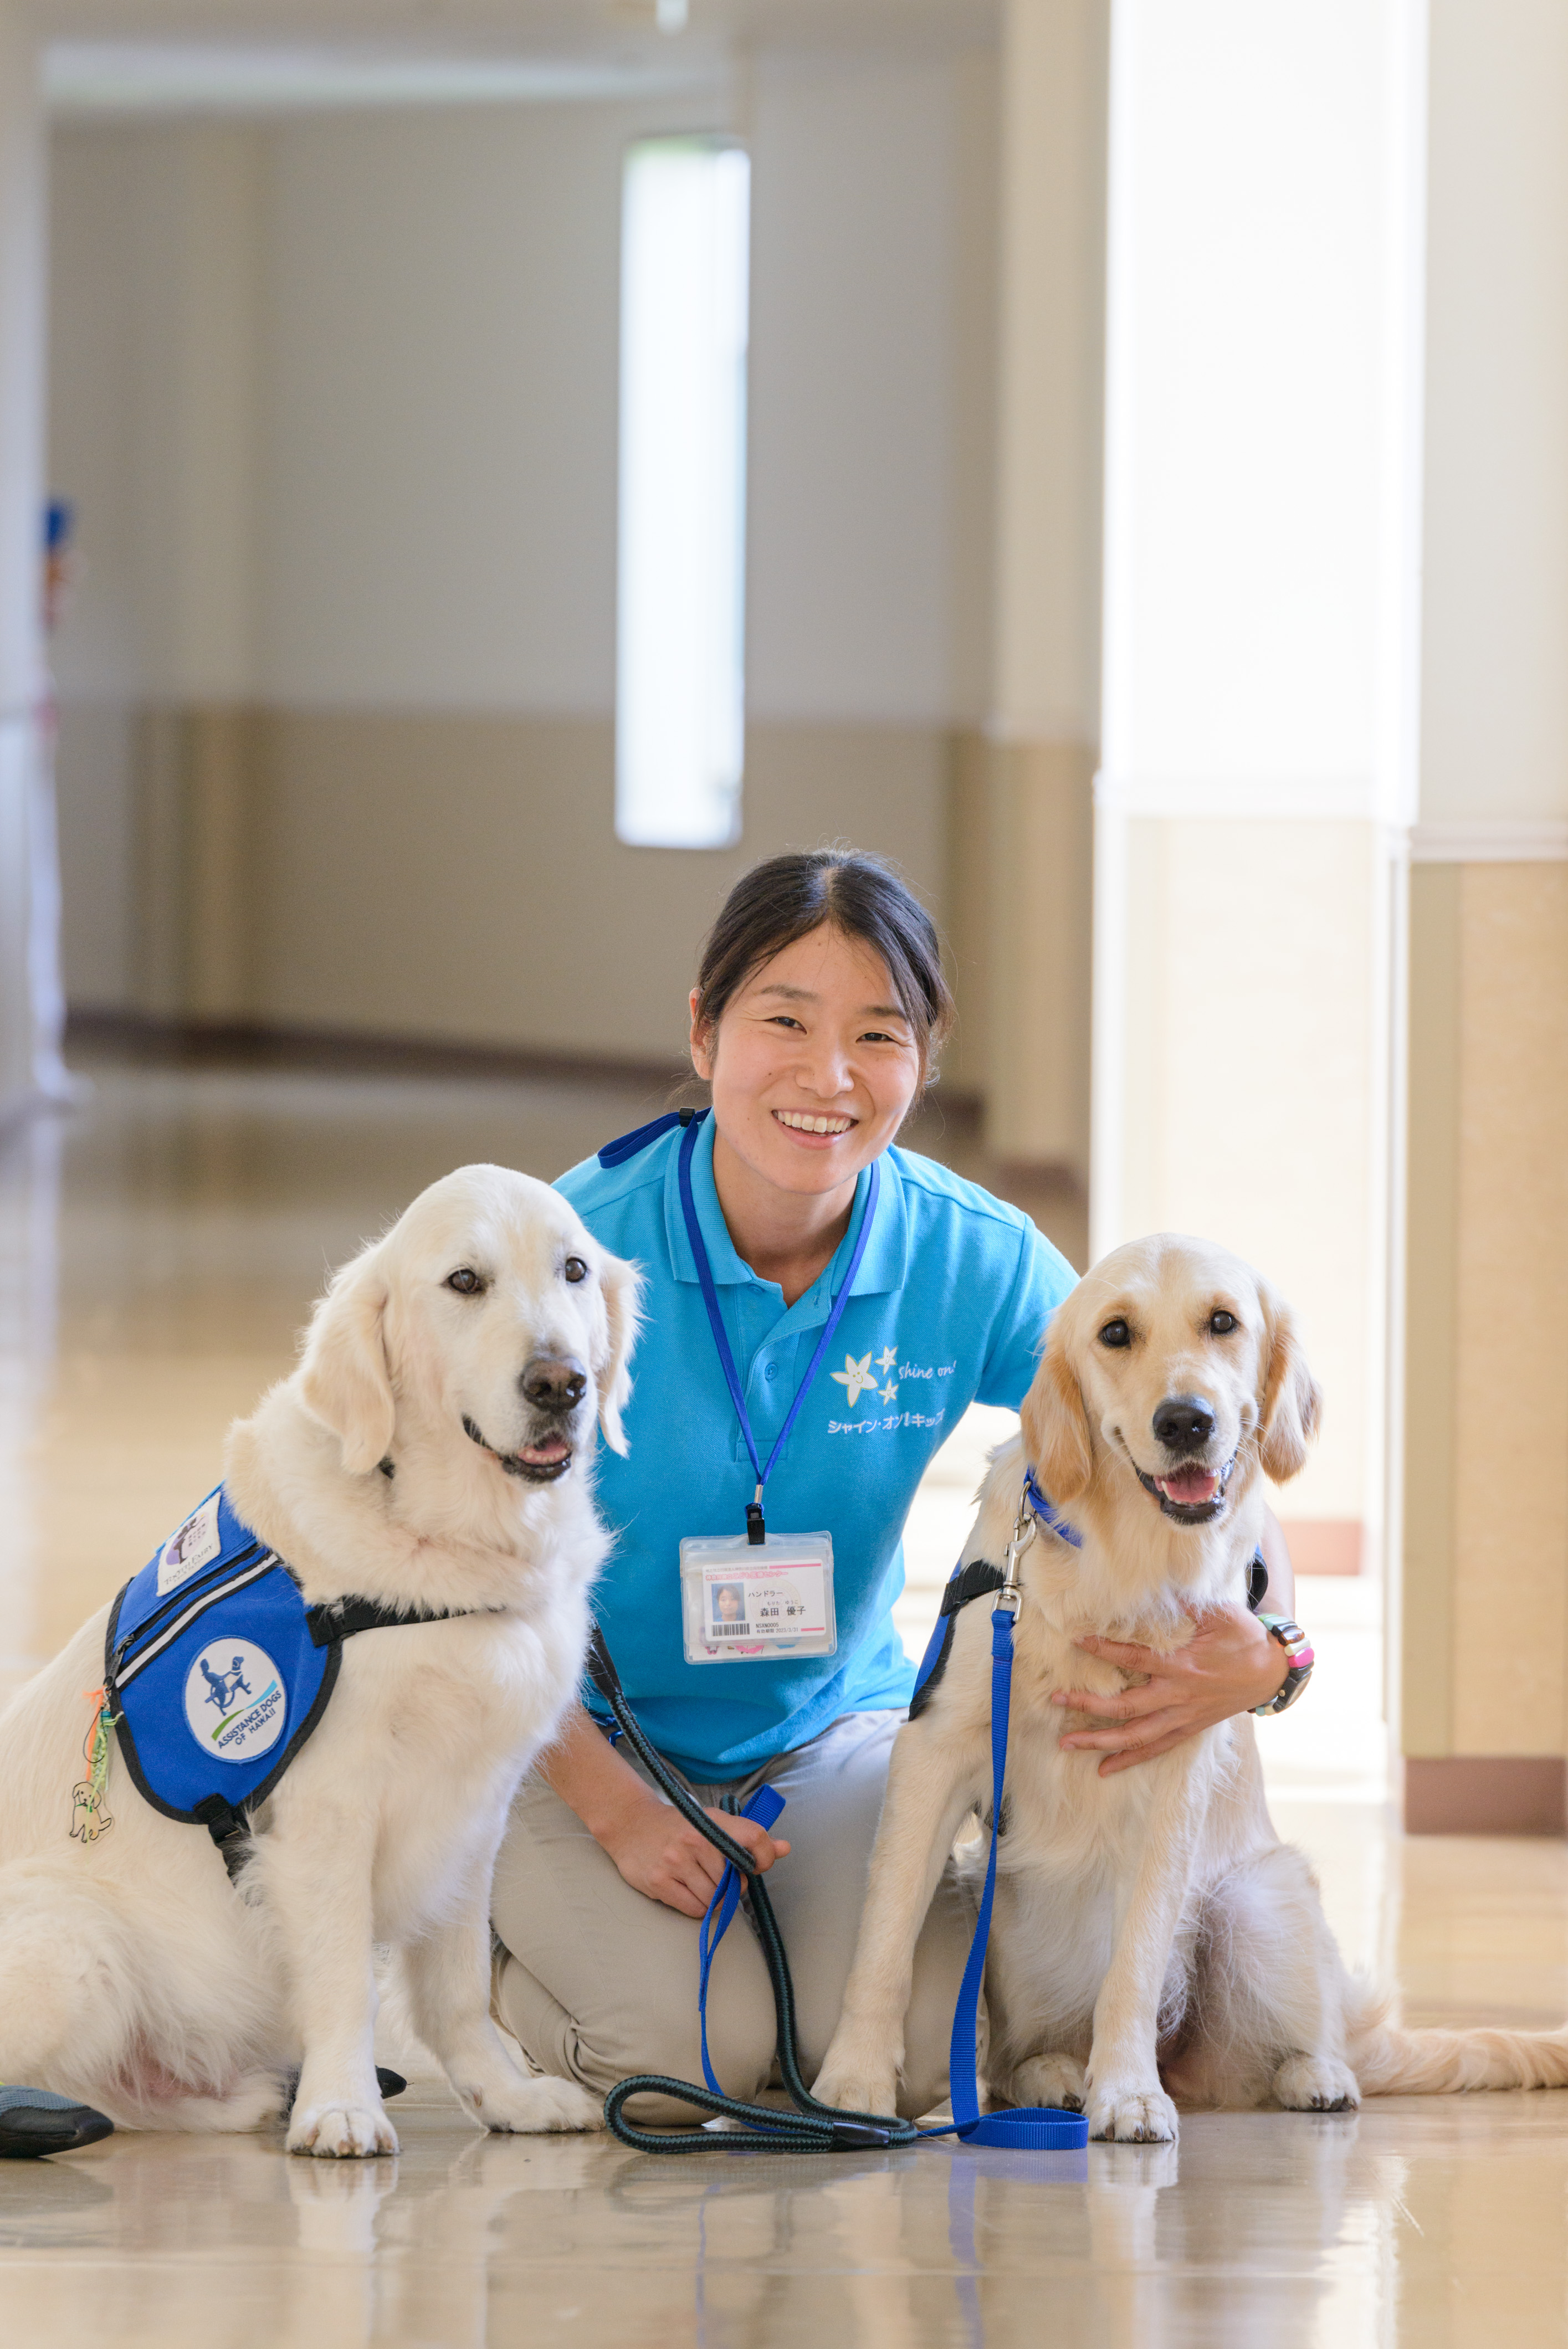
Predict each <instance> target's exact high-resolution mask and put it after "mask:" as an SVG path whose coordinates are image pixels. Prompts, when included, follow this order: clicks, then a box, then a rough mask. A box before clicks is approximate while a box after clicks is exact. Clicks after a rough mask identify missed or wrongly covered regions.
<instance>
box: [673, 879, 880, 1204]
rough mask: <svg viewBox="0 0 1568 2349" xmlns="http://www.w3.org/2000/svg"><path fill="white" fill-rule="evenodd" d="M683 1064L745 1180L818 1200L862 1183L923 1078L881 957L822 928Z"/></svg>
mask: <svg viewBox="0 0 1568 2349" xmlns="http://www.w3.org/2000/svg"><path fill="white" fill-rule="evenodd" d="M691 1016H692V1026H691V1060H692V1065H693V1066H694V1067H695V1069H696V1071H697V1073H698V1075H699V1076H700V1077H704V1078H706V1079H707V1081H709V1083H710V1084H711V1086H712V1089H713V1118H714V1123H715V1125H716V1126H717V1128H718V1131H719V1133H721V1134H722V1136H723V1138H724V1140H725V1141H726V1142H727V1143H728V1144H729V1146H730V1148H731V1149H732V1150H733V1151H734V1152H735V1153H736V1154H737V1155H738V1156H739V1157H741V1158H742V1159H743V1160H744V1161H745V1163H746V1164H747V1166H748V1167H749V1168H750V1169H751V1170H752V1172H753V1174H756V1175H759V1176H760V1177H761V1178H762V1179H763V1181H764V1182H768V1183H771V1184H774V1185H776V1186H777V1187H778V1188H779V1189H781V1190H784V1191H793V1192H798V1193H807V1194H812V1195H815V1194H819V1193H822V1192H826V1191H832V1190H835V1189H836V1188H837V1187H838V1185H840V1184H843V1183H846V1182H848V1181H850V1180H852V1179H853V1178H854V1176H856V1175H857V1174H859V1172H860V1169H861V1168H862V1167H863V1166H865V1165H867V1164H869V1162H870V1161H871V1160H872V1159H873V1158H875V1157H876V1156H877V1154H878V1153H879V1152H881V1151H883V1150H885V1149H886V1148H887V1146H888V1143H890V1142H891V1141H892V1139H893V1137H894V1135H895V1134H896V1133H898V1128H899V1126H900V1125H901V1124H902V1123H903V1122H904V1119H905V1117H906V1116H907V1115H908V1113H909V1109H910V1107H911V1105H912V1103H913V1102H914V1099H915V1095H916V1092H917V1091H918V1090H919V1081H920V1056H919V1050H918V1047H917V1044H916V1040H915V1034H914V1030H912V1028H911V1027H910V1025H909V1020H908V1019H906V1018H905V1016H904V1014H903V1012H902V1011H900V1010H899V1009H898V997H897V996H896V995H895V993H894V991H893V986H892V982H891V980H890V979H889V978H888V972H887V968H886V967H885V965H884V964H883V962H882V959H881V957H880V956H879V955H876V954H873V953H872V952H871V950H870V948H869V947H865V946H862V945H861V944H860V943H859V942H858V941H857V940H856V939H853V938H846V936H844V934H843V932H842V931H841V930H837V929H835V928H834V927H833V926H831V925H830V924H827V923H825V924H824V925H823V926H822V927H821V928H820V929H816V930H813V931H812V932H811V934H810V935H809V936H807V937H804V938H797V939H796V940H795V942H794V945H793V946H790V947H784V948H783V949H782V951H781V952H780V953H778V954H776V955H774V957H773V960H772V961H771V962H767V963H764V964H763V966H762V968H761V969H759V970H755V971H753V974H752V976H751V978H750V979H749V980H748V981H747V983H746V985H745V986H744V987H743V988H741V989H740V991H739V992H738V993H737V994H736V995H734V996H733V997H732V999H731V1000H730V1003H729V1005H728V1006H727V1008H726V1009H725V1011H724V1015H723V1017H722V1019H721V1020H720V1021H719V1023H718V1026H717V1029H716V1030H713V1031H711V1033H704V1032H703V1031H702V1030H700V1029H699V1028H698V1026H697V998H696V995H695V993H693V995H692V998H691Z"/></svg>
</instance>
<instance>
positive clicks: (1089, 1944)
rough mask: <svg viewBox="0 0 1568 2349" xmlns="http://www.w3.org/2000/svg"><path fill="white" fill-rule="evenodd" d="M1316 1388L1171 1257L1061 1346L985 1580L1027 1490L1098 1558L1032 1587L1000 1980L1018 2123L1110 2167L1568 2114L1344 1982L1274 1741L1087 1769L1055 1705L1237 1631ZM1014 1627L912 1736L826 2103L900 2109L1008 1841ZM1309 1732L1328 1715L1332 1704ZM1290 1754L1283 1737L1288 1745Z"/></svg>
mask: <svg viewBox="0 0 1568 2349" xmlns="http://www.w3.org/2000/svg"><path fill="white" fill-rule="evenodd" d="M1318 1409H1319V1396H1318V1392H1317V1388H1316V1387H1315V1385H1314V1382H1313V1379H1312V1376H1311V1374H1310V1372H1309V1371H1308V1370H1307V1366H1306V1363H1305V1362H1304V1361H1303V1357H1302V1352H1301V1349H1300V1345H1299V1343H1298V1340H1297V1339H1296V1336H1295V1332H1294V1330H1293V1325H1292V1321H1291V1317H1290V1314H1289V1312H1288V1311H1287V1309H1285V1308H1284V1306H1283V1305H1282V1304H1281V1302H1280V1301H1279V1299H1277V1298H1275V1297H1274V1296H1273V1295H1272V1292H1271V1291H1270V1290H1269V1289H1268V1288H1267V1287H1266V1286H1265V1285H1264V1283H1263V1282H1262V1280H1260V1279H1259V1278H1258V1277H1257V1275H1256V1274H1255V1273H1253V1272H1251V1270H1250V1269H1249V1268H1248V1267H1247V1266H1246V1265H1244V1264H1242V1263H1241V1262H1240V1261H1239V1260H1238V1259H1237V1258H1236V1257H1232V1256H1229V1255H1227V1254H1225V1253H1224V1252H1223V1251H1221V1250H1220V1249H1219V1248H1215V1247H1208V1246H1206V1245H1204V1244H1203V1243H1201V1242H1199V1241H1195V1240H1188V1239H1180V1238H1177V1237H1172V1236H1170V1235H1168V1234H1162V1235H1159V1236H1158V1237H1154V1238H1152V1239H1147V1240H1140V1241H1137V1242H1135V1243H1134V1244H1133V1245H1132V1246H1130V1247H1123V1248H1118V1249H1117V1250H1116V1252H1115V1254H1114V1255H1111V1256H1109V1257H1106V1259H1105V1260H1104V1262H1103V1263H1101V1264H1099V1265H1097V1266H1096V1267H1095V1268H1094V1269H1093V1270H1092V1271H1091V1272H1090V1273H1089V1274H1088V1275H1087V1276H1086V1277H1085V1279H1084V1280H1083V1281H1081V1282H1080V1283H1079V1285H1078V1287H1077V1288H1075V1290H1074V1292H1073V1294H1072V1295H1071V1296H1070V1297H1069V1298H1068V1299H1067V1301H1066V1302H1065V1304H1064V1305H1063V1306H1062V1307H1061V1309H1059V1311H1058V1312H1057V1313H1056V1315H1055V1316H1054V1319H1053V1321H1052V1324H1051V1330H1050V1334H1049V1337H1048V1339H1047V1341H1046V1346H1045V1351H1044V1358H1043V1360H1042V1361H1041V1365H1040V1369H1039V1371H1038V1374H1037V1375H1036V1378H1035V1380H1034V1383H1033V1387H1032V1388H1031V1390H1030V1392H1029V1395H1028V1397H1027V1399H1026V1400H1025V1402H1024V1405H1023V1413H1022V1423H1023V1435H1022V1439H1021V1440H1020V1441H1016V1442H1014V1443H1012V1444H1007V1445H1005V1446H1003V1447H1002V1449H1001V1450H1000V1451H999V1452H998V1453H997V1454H995V1456H994V1460H993V1464H992V1469H991V1473H990V1475H989V1476H988V1477H987V1479H986V1482H985V1485H984V1486H983V1488H982V1491H981V1510H980V1516H979V1517H978V1519H977V1520H976V1523H975V1526H974V1530H973V1533H972V1534H971V1537H970V1541H969V1545H968V1547H966V1549H965V1551H964V1561H965V1562H966V1563H967V1562H968V1561H970V1560H971V1559H974V1558H987V1559H990V1560H992V1562H993V1563H995V1564H997V1565H1001V1563H1002V1558H1003V1555H1004V1552H1005V1548H1006V1546H1007V1543H1008V1541H1009V1539H1010V1537H1012V1532H1013V1527H1014V1523H1015V1520H1016V1518H1017V1516H1018V1511H1019V1504H1020V1497H1021V1494H1022V1490H1023V1475H1024V1469H1025V1466H1026V1464H1030V1463H1033V1465H1034V1467H1035V1469H1036V1472H1037V1475H1038V1480H1039V1483H1040V1485H1041V1486H1042V1487H1043V1488H1044V1492H1045V1493H1046V1494H1047V1495H1049V1497H1050V1499H1051V1500H1052V1501H1053V1503H1054V1505H1055V1506H1056V1507H1057V1509H1058V1510H1059V1511H1060V1512H1061V1514H1062V1515H1063V1516H1064V1519H1065V1520H1066V1522H1067V1523H1068V1524H1069V1525H1070V1526H1072V1527H1073V1529H1074V1530H1075V1531H1076V1532H1078V1533H1079V1534H1081V1536H1082V1537H1083V1547H1082V1548H1079V1549H1075V1548H1074V1547H1071V1545H1070V1544H1069V1543H1067V1542H1066V1541H1064V1540H1063V1539H1061V1538H1060V1537H1058V1536H1057V1535H1055V1534H1054V1533H1053V1532H1051V1531H1050V1530H1049V1529H1048V1528H1047V1527H1046V1526H1044V1525H1042V1524H1039V1523H1037V1522H1035V1523H1034V1528H1033V1535H1032V1537H1030V1538H1029V1540H1028V1544H1027V1547H1025V1549H1024V1550H1023V1557H1022V1580H1023V1606H1022V1609H1021V1611H1020V1613H1019V1616H1018V1619H1017V1624H1016V1630H1015V1652H1016V1661H1015V1664H1014V1668H1013V1675H1012V1725H1011V1736H1010V1743H1009V1749H1008V1756H1007V1793H1006V1802H1005V1812H1004V1819H1003V1833H1002V1841H1001V1846H1000V1854H999V1868H998V1882H997V1892H996V1906H995V1911H994V1918H993V1924H992V1940H991V1948H990V1956H989V1961H988V1964H987V1969H986V1976H985V2000H986V2008H987V2013H988V2018H989V2053H988V2055H987V2058H986V2072H987V2079H988V2086H989V2093H990V2102H991V2105H992V2106H993V2107H994V2106H1007V2105H1056V2106H1063V2105H1065V2106H1075V2107H1084V2108H1086V2110H1087V2112H1088V2116H1089V2125H1090V2128H1091V2131H1092V2133H1093V2134H1094V2135H1095V2136H1096V2137H1118V2138H1135V2139H1146V2138H1163V2137H1175V2135H1176V2133H1177V2117H1176V2106H1175V2104H1174V2103H1173V2101H1172V2093H1171V2092H1174V2094H1175V2095H1178V2096H1179V2097H1181V2099H1182V2100H1183V2102H1185V2103H1191V2104H1196V2105H1210V2106H1254V2105H1259V2104H1262V2103H1264V2102H1268V2101H1272V2102H1273V2103H1276V2104H1279V2105H1282V2106H1287V2107H1289V2108H1291V2109H1292V2110H1296V2111H1319V2112H1322V2111H1339V2110H1343V2109H1345V2108H1346V2107H1350V2106H1355V2105H1356V2104H1358V2103H1359V2101H1360V2099H1361V2096H1362V2095H1364V2094H1366V2095H1396V2094H1401V2093H1419V2092H1428V2091H1434V2090H1442V2089H1459V2088H1501V2087H1537V2086H1561V2085H1565V2084H1568V2033H1551V2034H1546V2035H1540V2036H1531V2035H1528V2034H1525V2033H1517V2032H1506V2031H1473V2032H1463V2033H1458V2032H1437V2031H1421V2032H1401V2031H1398V2030H1396V2029H1393V2028H1392V2027H1391V2026H1390V2025H1389V2024H1388V2023H1387V2022H1386V2020H1385V2016H1386V2012H1387V2007H1388V2003H1389V2002H1388V2001H1387V2000H1386V1999H1385V1998H1382V1997H1379V1996H1377V1995H1376V1994H1375V1993H1374V1992H1372V1990H1371V1989H1370V1987H1369V1986H1368V1985H1367V1984H1366V1983H1364V1982H1360V1981H1358V1980H1355V1979H1353V1978H1352V1977H1351V1976H1350V1975H1348V1974H1347V1973H1346V1971H1345V1966H1344V1964H1343V1962H1342V1961H1341V1959H1340V1955H1339V1951H1338V1950H1337V1948H1336V1947H1335V1945H1334V1939H1333V1936H1332V1935H1331V1933H1330V1932H1329V1930H1328V1926H1327V1924H1326V1922H1325V1920H1324V1914H1323V1909H1322V1906H1321V1904H1320V1901H1319V1899H1318V1893H1317V1887H1316V1885H1315V1883H1314V1880H1313V1877H1312V1874H1311V1872H1310V1870H1309V1868H1308V1867H1307V1863H1306V1861H1305V1860H1304V1858H1303V1857H1302V1855H1301V1854H1300V1852H1298V1851H1295V1850H1293V1849H1292V1848H1291V1847H1290V1846H1288V1845H1285V1844H1282V1843H1281V1842H1280V1840H1279V1838H1278V1837H1277V1836H1276V1835H1275V1833H1274V1831H1273V1827H1272V1824H1271V1822H1270V1819H1269V1815H1268V1810H1267V1807H1266V1806H1265V1803H1264V1799H1263V1788H1262V1774H1261V1771H1260V1768H1259V1764H1258V1755H1257V1747H1256V1743H1255V1739H1254V1734H1253V1724H1252V1722H1251V1719H1250V1718H1249V1717H1247V1716H1245V1715H1243V1716H1242V1717H1241V1719H1240V1720H1233V1721H1228V1722H1225V1723H1221V1724H1220V1726H1219V1727H1217V1728H1214V1729H1210V1730H1207V1731H1205V1732H1204V1733H1202V1734H1200V1735H1199V1736H1197V1737H1194V1738H1190V1739H1189V1740H1188V1741H1187V1742H1186V1743H1185V1744H1181V1745H1179V1746H1177V1747H1175V1748H1174V1749H1173V1750H1172V1751H1171V1752H1169V1753H1168V1754H1162V1755H1160V1756H1158V1758H1157V1759H1155V1760H1152V1761H1148V1762H1146V1763H1144V1764H1140V1765H1139V1767H1137V1769H1134V1770H1127V1771H1124V1772H1119V1773H1116V1774H1113V1775H1109V1776H1106V1777H1101V1776H1100V1775H1098V1766H1097V1765H1098V1760H1099V1757H1098V1755H1097V1754H1094V1753H1093V1752H1086V1751H1067V1752H1063V1751H1062V1750H1061V1749H1060V1747H1059V1745H1058V1742H1057V1741H1058V1738H1059V1736H1060V1734H1061V1733H1062V1732H1063V1731H1064V1730H1065V1729H1067V1728H1069V1727H1072V1726H1078V1725H1093V1724H1087V1723H1085V1721H1084V1716H1082V1715H1075V1714H1072V1713H1066V1712H1064V1710H1063V1709H1062V1708H1061V1707H1059V1706H1054V1705H1053V1704H1052V1703H1051V1702H1050V1697H1051V1693H1052V1692H1053V1690H1056V1689H1062V1690H1071V1689H1074V1688H1091V1689H1096V1690H1104V1691H1115V1690H1117V1689H1120V1688H1123V1687H1126V1686H1127V1685H1128V1684H1129V1683H1128V1681H1127V1675H1125V1674H1124V1673H1122V1672H1120V1671H1117V1670H1116V1668H1115V1667H1114V1666H1112V1665H1110V1664H1108V1663H1106V1662H1104V1661H1096V1660H1095V1659H1092V1658H1090V1657H1088V1656H1087V1655H1085V1653H1084V1652H1083V1651H1075V1648H1074V1645H1073V1642H1074V1640H1075V1639H1077V1638H1080V1637H1082V1636H1083V1635H1084V1634H1085V1632H1095V1633H1100V1634H1102V1635H1107V1636H1109V1637H1111V1638H1113V1639H1116V1640H1137V1641H1139V1642H1141V1643H1144V1644H1146V1645H1147V1646H1149V1647H1152V1648H1154V1649H1156V1650H1158V1651H1168V1650H1170V1649H1174V1648H1176V1647H1179V1645H1181V1643H1182V1642H1183V1641H1185V1640H1188V1639H1189V1638H1190V1637H1191V1635H1192V1631H1193V1628H1194V1620H1195V1618H1196V1617H1197V1616H1198V1615H1199V1614H1200V1613H1201V1612H1202V1611H1203V1610H1204V1609H1210V1608H1214V1607H1218V1606H1220V1605H1227V1604H1228V1605H1231V1606H1235V1605H1238V1604H1239V1603H1241V1600H1242V1599H1243V1598H1244V1596H1245V1589H1246V1574H1247V1568H1248V1565H1249V1562H1250V1561H1251V1557H1252V1554H1253V1551H1254V1548H1255V1547H1256V1545H1257V1541H1258V1537H1259V1534H1260V1531H1261V1529H1262V1513H1263V1506H1264V1494H1263V1479H1264V1477H1265V1476H1269V1477H1272V1479H1273V1480H1274V1482H1275V1483H1282V1482H1283V1481H1284V1480H1285V1479H1286V1478H1288V1477H1291V1476H1293V1475H1295V1474H1296V1473H1297V1471H1298V1470H1299V1469H1300V1468H1301V1467H1302V1466H1303V1464H1304V1462H1305V1459H1306V1453H1307V1446H1308V1444H1309V1441H1310V1440H1311V1438H1312V1436H1313V1433H1314V1430H1315V1428H1316V1425H1317V1418H1318ZM991 1616H992V1601H990V1600H989V1599H980V1600H977V1601H975V1602H973V1603H971V1605H969V1606H967V1607H966V1608H964V1609H961V1612H960V1613H959V1615H958V1617H957V1619H956V1629H955V1632H954V1637H953V1640H952V1645H951V1649H950V1655H949V1660H948V1662H947V1666H946V1669H945V1671H944V1672H943V1674H942V1677H941V1679H940V1682H937V1683H936V1685H935V1687H934V1689H933V1691H932V1693H931V1696H930V1699H929V1703H928V1704H927V1706H926V1707H925V1709H924V1710H923V1711H921V1712H920V1713H919V1716H918V1717H917V1718H916V1719H914V1720H912V1721H910V1722H909V1723H908V1724H907V1725H906V1726H905V1727H904V1728H903V1729H902V1730H900V1732H899V1733H898V1742H897V1744H896V1745H895V1747H894V1750H893V1760H892V1766H891V1769H890V1772H889V1775H888V1795H887V1799H886V1802H885V1804H884V1806H883V1812H882V1819H881V1825H880V1827H879V1829H878V1832H877V1844H876V1849H875V1853H874V1856H873V1858H872V1862H871V1872H870V1881H869V1886H868V1889H867V1898H866V1907H865V1913H864V1919H863V1921H862V1925H861V1931H860V1940H859V1944H858V1947H857V1952H856V1957H855V1963H854V1967H853V1969H852V1971H851V1973H850V1977H849V1982H848V1985H847V1988H846V1993H845V2003H844V2013H843V2017H842V2019H841V2021H840V2023H839V2026H838V2029H837V2031H836V2034H835V2036H834V2039H833V2043H832V2044H831V2046H830V2047H829V2049H828V2052H827V2056H826V2063H825V2065H824V2068H823V2072H822V2075H821V2077H820V2078H819V2079H818V2081H817V2083H816V2094H817V2095H819V2096H820V2097H822V2098H823V2099H824V2100H825V2102H826V2103H828V2104H831V2105H836V2106H846V2107H848V2108H849V2109H851V2110H854V2111H858V2112H892V2111H894V2110H895V2109H896V2103H895V2098H896V2095H897V2078H898V2069H899V2066H900V2064H901V2061H902V2055H903V2018H904V2012H905V2008H906V2006H907V2005H908V2002H909V1980H910V1961H911V1953H912V1951H913V1949H914V1944H915V1939H916V1936H917V1933H918V1932H919V1926H920V1921H921V1920H922V1918H923V1917H924V1915H925V1911H926V1908H927V1904H928V1903H929V1899H930V1897H931V1893H932V1891H933V1889H934V1888H935V1885H936V1882H937V1879H938V1878H939V1877H940V1873H941V1869H942V1867H943V1864H944V1862H945V1860H946V1857H947V1855H948V1853H949V1851H950V1848H951V1847H952V1842H953V1838H954V1836H955V1834H956V1833H957V1832H958V1830H959V1828H960V1826H961V1824H962V1822H963V1821H964V1819H965V1818H966V1816H968V1815H969V1814H970V1813H971V1812H972V1811H975V1810H979V1811H981V1813H982V1814H989V1809H990V1798H991V1761H990V1748H989V1739H990V1723H991V1676H992V1668H991ZM1303 1701H1304V1702H1308V1703H1310V1702H1311V1701H1312V1699H1311V1696H1310V1693H1309V1694H1308V1695H1307V1697H1306V1698H1305V1699H1304V1700H1303ZM1264 1734H1265V1735H1267V1731H1266V1730H1265V1732H1264Z"/></svg>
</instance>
